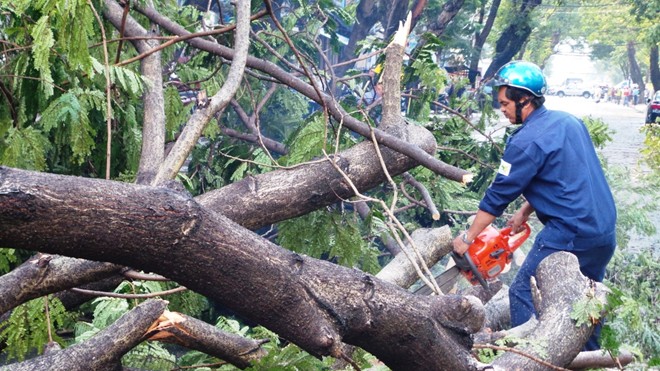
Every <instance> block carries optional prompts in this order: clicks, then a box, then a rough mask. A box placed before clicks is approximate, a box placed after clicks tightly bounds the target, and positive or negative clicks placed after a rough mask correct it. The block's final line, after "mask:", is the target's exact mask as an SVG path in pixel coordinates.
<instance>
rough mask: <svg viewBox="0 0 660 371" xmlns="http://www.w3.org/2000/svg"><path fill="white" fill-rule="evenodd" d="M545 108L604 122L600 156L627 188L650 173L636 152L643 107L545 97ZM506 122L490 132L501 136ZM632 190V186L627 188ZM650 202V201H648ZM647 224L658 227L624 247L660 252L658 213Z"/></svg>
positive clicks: (633, 237)
mask: <svg viewBox="0 0 660 371" xmlns="http://www.w3.org/2000/svg"><path fill="white" fill-rule="evenodd" d="M545 105H546V107H547V108H548V109H555V110H561V111H566V112H569V113H572V114H573V115H575V116H577V117H580V118H583V117H586V116H591V117H593V118H599V119H601V120H603V122H605V123H606V124H607V125H608V126H609V128H610V129H611V130H612V131H613V134H612V135H611V136H612V142H610V143H608V144H607V145H606V146H605V147H604V148H603V149H602V150H600V153H601V154H602V155H603V157H604V158H605V159H606V160H607V163H608V165H609V166H610V167H611V168H612V167H623V168H624V169H626V170H627V171H628V173H629V174H630V176H631V186H633V185H635V184H636V183H637V182H639V180H640V178H641V176H642V175H646V174H648V173H649V172H650V169H649V167H648V166H647V165H645V164H643V163H641V162H640V159H641V155H640V153H639V151H640V149H641V148H642V147H643V143H644V134H643V133H642V132H641V131H640V128H641V127H642V126H643V125H644V115H645V110H646V106H645V105H641V104H640V105H637V106H634V107H633V106H628V107H626V106H622V105H617V104H614V103H609V102H600V103H596V101H595V100H593V99H585V98H582V97H562V98H560V97H555V96H548V97H547V98H546V103H545ZM507 124H508V121H506V119H501V120H500V122H499V123H498V124H497V125H496V128H495V129H494V133H493V134H495V135H496V133H501V132H502V131H501V128H502V126H504V125H507ZM631 188H632V187H631ZM644 196H645V195H632V196H631V194H630V193H629V192H625V191H620V192H615V198H618V197H622V198H623V197H625V198H626V199H625V200H623V199H617V200H616V202H617V205H618V207H619V208H621V206H622V205H623V204H624V203H626V202H629V201H630V199H631V198H632V197H639V198H643V197H644ZM649 201H652V200H649ZM649 218H650V220H651V222H652V223H653V224H654V225H655V226H656V228H658V231H656V233H655V235H653V236H640V235H637V234H634V233H631V239H630V241H629V243H628V246H629V247H631V248H634V249H652V250H654V251H655V252H656V253H660V210H655V211H654V212H652V213H651V214H650V215H649Z"/></svg>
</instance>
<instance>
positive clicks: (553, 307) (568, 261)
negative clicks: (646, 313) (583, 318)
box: [493, 252, 608, 371]
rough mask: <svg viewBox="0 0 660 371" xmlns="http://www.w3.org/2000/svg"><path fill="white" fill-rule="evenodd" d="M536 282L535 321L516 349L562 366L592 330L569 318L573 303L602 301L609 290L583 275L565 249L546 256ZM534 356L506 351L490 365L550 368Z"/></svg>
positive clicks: (579, 348)
mask: <svg viewBox="0 0 660 371" xmlns="http://www.w3.org/2000/svg"><path fill="white" fill-rule="evenodd" d="M557 267H562V270H561V274H558V273H559V272H558V270H557ZM536 281H537V283H538V289H539V291H540V292H541V297H542V300H541V303H540V306H539V307H537V308H536V311H537V313H538V322H537V323H536V326H535V327H534V328H533V329H532V331H531V332H530V333H529V334H528V335H527V336H526V337H524V338H523V339H522V341H520V344H519V346H517V347H516V349H517V350H519V351H522V352H524V353H525V354H528V355H532V356H534V357H535V358H536V359H541V360H544V361H546V362H548V363H550V364H552V365H555V366H560V367H565V366H567V365H568V364H570V363H571V361H572V360H573V359H574V358H575V357H576V356H577V355H578V353H580V350H581V349H582V347H583V346H584V344H585V343H586V342H587V339H588V338H589V336H591V333H592V331H593V327H592V326H590V325H587V324H583V325H581V326H579V327H578V326H576V322H575V320H573V319H572V318H571V313H572V307H573V305H574V304H575V303H577V302H578V301H581V300H586V299H587V298H589V297H595V298H597V299H598V300H600V301H601V302H602V303H605V297H606V294H607V291H608V290H607V288H606V287H605V286H604V285H603V284H601V283H596V282H594V281H591V280H590V279H588V278H587V277H585V276H583V275H582V273H580V266H579V263H578V260H577V258H576V257H575V255H573V254H571V253H568V252H558V253H555V254H552V255H550V256H548V257H547V258H545V259H544V260H543V261H542V262H541V264H540V265H539V267H538V269H537V271H536ZM587 322H588V321H587ZM536 359H532V358H528V357H524V356H522V355H520V354H517V353H513V352H507V353H505V354H504V355H502V356H501V357H499V358H497V359H496V360H495V361H494V362H493V365H495V366H498V367H502V369H504V370H526V371H527V370H529V371H534V370H548V369H549V368H548V366H546V365H543V364H542V363H539V362H538V361H537V360H536Z"/></svg>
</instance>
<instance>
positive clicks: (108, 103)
mask: <svg viewBox="0 0 660 371" xmlns="http://www.w3.org/2000/svg"><path fill="white" fill-rule="evenodd" d="M87 4H89V7H90V8H91V9H92V12H93V13H94V17H96V21H97V22H98V23H99V27H100V28H101V39H102V40H103V63H104V71H105V115H106V116H105V120H106V131H107V135H108V138H107V140H106V148H105V179H106V180H109V179H110V164H111V161H112V99H111V98H110V89H111V88H112V82H111V81H110V60H109V57H108V42H107V39H106V37H105V28H104V27H103V21H102V20H101V17H100V16H99V13H98V12H97V11H96V8H95V7H94V4H92V0H87Z"/></svg>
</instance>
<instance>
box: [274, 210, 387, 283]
mask: <svg viewBox="0 0 660 371" xmlns="http://www.w3.org/2000/svg"><path fill="white" fill-rule="evenodd" d="M354 218H355V217H354V214H350V213H341V212H327V211H324V210H320V211H315V212H313V213H310V214H307V215H304V216H301V217H299V218H296V219H291V220H286V221H284V222H282V223H280V224H279V233H278V242H279V244H280V245H281V246H282V247H285V248H287V249H290V250H292V251H296V252H298V253H301V254H305V255H309V256H311V257H315V258H325V259H329V260H333V261H336V262H337V263H338V264H340V265H343V266H347V267H360V269H362V270H364V271H368V272H372V273H375V272H377V271H378V270H379V269H380V268H379V264H378V259H377V256H378V250H377V249H376V248H375V247H374V246H372V245H370V244H368V243H367V242H366V241H365V239H364V238H363V237H362V231H361V230H360V227H359V226H358V224H359V223H358V221H357V220H355V219H354Z"/></svg>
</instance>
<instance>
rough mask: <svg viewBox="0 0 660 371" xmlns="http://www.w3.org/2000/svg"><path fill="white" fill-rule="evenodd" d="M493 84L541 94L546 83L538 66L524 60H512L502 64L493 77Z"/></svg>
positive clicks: (544, 89)
mask: <svg viewBox="0 0 660 371" xmlns="http://www.w3.org/2000/svg"><path fill="white" fill-rule="evenodd" d="M492 85H493V86H513V87H515V88H520V89H524V90H527V91H528V92H530V93H532V94H534V95H535V96H537V97H541V96H543V94H544V93H545V91H546V89H547V88H548V85H547V84H546V82H545V76H544V75H543V71H541V69H540V68H539V66H537V65H535V64H534V63H530V62H525V61H513V62H509V63H507V64H505V65H504V66H502V67H501V68H500V69H499V71H497V73H496V74H495V77H494V78H493V83H492Z"/></svg>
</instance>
